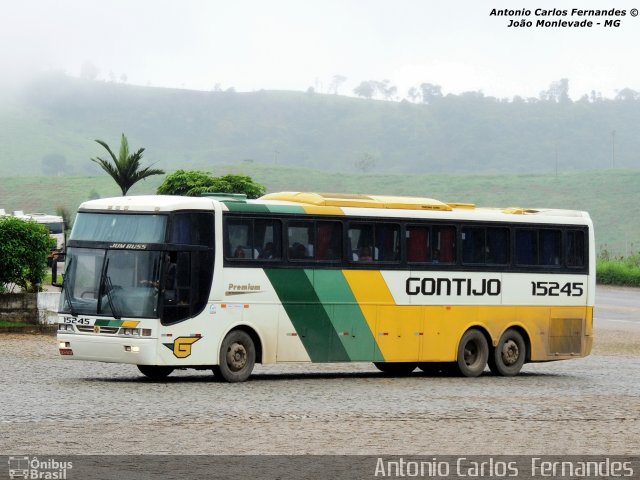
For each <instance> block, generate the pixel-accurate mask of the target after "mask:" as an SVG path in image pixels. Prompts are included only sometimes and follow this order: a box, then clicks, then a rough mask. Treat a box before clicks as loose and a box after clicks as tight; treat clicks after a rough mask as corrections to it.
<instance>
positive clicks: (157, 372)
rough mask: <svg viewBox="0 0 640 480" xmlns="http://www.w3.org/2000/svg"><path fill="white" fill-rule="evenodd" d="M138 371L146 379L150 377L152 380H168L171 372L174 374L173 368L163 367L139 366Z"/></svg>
mask: <svg viewBox="0 0 640 480" xmlns="http://www.w3.org/2000/svg"><path fill="white" fill-rule="evenodd" d="M138 370H140V373H141V374H143V375H144V376H145V377H148V378H150V379H152V380H162V379H163V378H167V377H168V376H169V375H170V374H171V372H173V367H161V366H158V365H138Z"/></svg>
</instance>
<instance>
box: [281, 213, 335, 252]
mask: <svg viewBox="0 0 640 480" xmlns="http://www.w3.org/2000/svg"><path fill="white" fill-rule="evenodd" d="M287 242H288V250H287V251H288V255H289V259H290V260H294V261H295V260H315V261H339V260H341V259H342V223H340V222H331V221H323V220H319V221H314V220H309V221H299V222H289V224H288V225H287Z"/></svg>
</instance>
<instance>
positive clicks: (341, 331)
mask: <svg viewBox="0 0 640 480" xmlns="http://www.w3.org/2000/svg"><path fill="white" fill-rule="evenodd" d="M306 272H307V276H310V277H311V281H312V283H313V286H314V289H315V291H316V294H317V295H318V298H319V299H320V302H321V303H322V305H323V307H324V309H325V311H326V312H327V315H328V316H329V319H330V320H331V323H332V324H333V328H334V329H335V331H336V332H337V334H338V337H339V338H340V341H341V342H342V345H343V347H344V348H345V350H346V351H347V353H348V355H349V358H350V359H351V360H352V361H368V362H371V361H383V360H384V358H383V356H382V353H381V352H380V349H379V348H378V344H377V343H376V340H375V337H374V336H373V334H372V333H371V329H370V328H369V324H368V323H367V320H366V319H365V318H364V315H363V314H362V310H360V306H359V305H358V302H357V301H356V299H355V297H354V296H353V293H352V292H351V287H349V283H348V282H347V279H346V278H345V277H344V275H343V273H342V271H341V270H307V271H306Z"/></svg>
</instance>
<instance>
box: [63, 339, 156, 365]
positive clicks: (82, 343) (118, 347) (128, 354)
mask: <svg viewBox="0 0 640 480" xmlns="http://www.w3.org/2000/svg"><path fill="white" fill-rule="evenodd" d="M156 348H157V339H154V338H123V337H107V336H105V335H78V334H68V333H58V351H59V353H60V355H61V356H62V357H63V358H65V359H69V360H92V361H98V362H112V363H131V364H134V365H156V362H157V350H156Z"/></svg>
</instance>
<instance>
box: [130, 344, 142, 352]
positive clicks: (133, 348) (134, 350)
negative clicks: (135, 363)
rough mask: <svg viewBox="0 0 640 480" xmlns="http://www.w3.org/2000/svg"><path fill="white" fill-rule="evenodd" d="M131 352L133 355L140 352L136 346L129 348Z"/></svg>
mask: <svg viewBox="0 0 640 480" xmlns="http://www.w3.org/2000/svg"><path fill="white" fill-rule="evenodd" d="M131 351H132V352H134V353H137V352H139V351H140V347H139V346H137V345H134V346H133V347H131Z"/></svg>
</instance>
